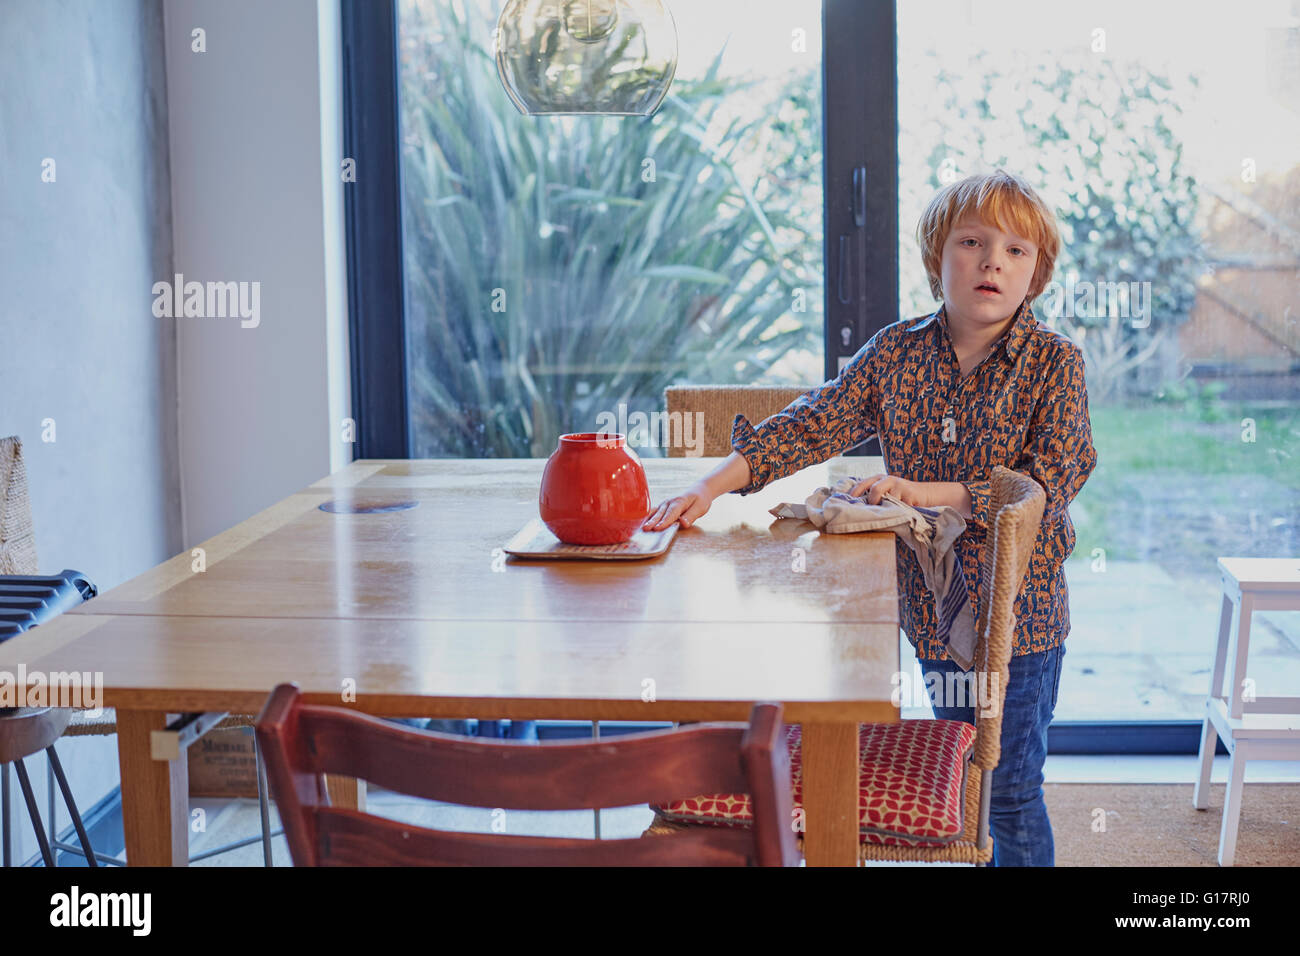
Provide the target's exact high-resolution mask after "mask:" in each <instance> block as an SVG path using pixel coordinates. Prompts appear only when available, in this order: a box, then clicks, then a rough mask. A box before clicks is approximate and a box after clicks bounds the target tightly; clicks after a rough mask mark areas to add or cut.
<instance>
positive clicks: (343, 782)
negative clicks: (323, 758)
mask: <svg viewBox="0 0 1300 956" xmlns="http://www.w3.org/2000/svg"><path fill="white" fill-rule="evenodd" d="M325 789H326V791H327V792H328V793H329V795H330V806H331V807H339V808H340V809H343V810H360V811H362V812H363V813H364V812H365V809H366V782H365V781H364V780H358V779H357V778H356V777H336V776H334V775H333V774H329V773H327V774H325Z"/></svg>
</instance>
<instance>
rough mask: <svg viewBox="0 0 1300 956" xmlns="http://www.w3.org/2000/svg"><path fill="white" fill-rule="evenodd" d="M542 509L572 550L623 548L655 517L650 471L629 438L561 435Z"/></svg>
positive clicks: (549, 461) (549, 469)
mask: <svg viewBox="0 0 1300 956" xmlns="http://www.w3.org/2000/svg"><path fill="white" fill-rule="evenodd" d="M538 507H539V509H540V511H541V515H542V522H543V523H544V524H545V525H546V527H548V528H550V529H551V533H552V534H553V535H555V536H556V537H557V538H559V539H560V540H561V541H563V542H565V543H566V544H618V543H619V542H621V541H626V540H628V539H629V538H631V537H632V535H634V534H636V533H637V531H638V530H639V529H640V527H641V524H642V522H644V521H645V518H646V515H647V514H649V513H650V487H649V486H648V485H647V484H646V480H645V468H643V467H642V465H641V459H640V458H638V457H637V455H636V452H634V451H633V450H632V449H631V448H628V447H627V436H625V435H614V434H603V433H602V434H597V433H596V432H579V433H576V434H572V435H561V436H560V443H559V447H557V448H556V449H555V451H554V452H553V453H552V454H551V457H550V458H549V459H547V462H546V470H545V471H543V472H542V490H541V495H540V496H539V498H538Z"/></svg>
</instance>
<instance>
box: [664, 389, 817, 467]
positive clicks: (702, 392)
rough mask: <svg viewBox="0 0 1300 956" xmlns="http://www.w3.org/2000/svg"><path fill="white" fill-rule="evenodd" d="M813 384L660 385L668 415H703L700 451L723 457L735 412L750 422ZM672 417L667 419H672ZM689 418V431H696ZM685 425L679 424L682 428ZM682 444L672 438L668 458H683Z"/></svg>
mask: <svg viewBox="0 0 1300 956" xmlns="http://www.w3.org/2000/svg"><path fill="white" fill-rule="evenodd" d="M815 387H816V386H813V385H808V386H802V385H772V386H768V385H676V386H672V387H670V388H666V389H664V405H665V406H666V407H667V409H668V414H669V415H670V416H671V415H672V414H673V413H674V412H676V413H678V414H679V415H682V416H686V415H692V416H693V415H695V414H696V413H702V414H703V415H704V418H703V423H704V436H703V451H701V452H699V454H701V455H703V456H704V457H706V458H725V457H726V456H727V455H730V454H731V426H732V424H733V423H734V422H735V420H736V416H737V415H744V416H745V418H747V419H748V420H749V422H750V424H752V425H757V424H758V423H759V422H761V421H762V420H763V419H765V418H770V417H771V416H772V415H775V414H776V413H777V412H779V411H781V410H782V409H783V408H785V407H786V406H787V405H789V404H790V403H791V402H793V401H794V400H795V399H796V398H798V397H799V396H800V395H803V394H804V393H805V392H808V391H811V390H812V389H813V388H815ZM672 420H673V419H671V418H670V419H669V421H672ZM696 420H697V419H695V418H692V419H691V435H692V437H693V440H694V441H696V442H699V441H700V435H699V433H698V432H697V431H696V429H695V427H694V423H695V421H696ZM684 429H685V425H684V424H683V430H684ZM686 451H687V450H686V448H685V447H684V446H683V443H682V442H679V441H677V440H676V438H674V439H673V440H672V441H671V442H669V445H668V457H669V458H685V457H686Z"/></svg>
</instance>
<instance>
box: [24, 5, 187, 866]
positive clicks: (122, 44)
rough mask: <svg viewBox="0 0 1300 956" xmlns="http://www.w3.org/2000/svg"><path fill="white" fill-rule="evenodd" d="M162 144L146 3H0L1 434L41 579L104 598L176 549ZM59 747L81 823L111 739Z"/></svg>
mask: <svg viewBox="0 0 1300 956" xmlns="http://www.w3.org/2000/svg"><path fill="white" fill-rule="evenodd" d="M167 145H168V144H167V96H166V76H165V64H164V56H163V17H162V8H161V4H160V3H159V2H158V0H112V2H103V0H72V2H68V0H57V2H56V0H0V290H3V296H2V297H0V435H10V434H17V435H19V436H21V438H22V439H23V444H24V446H25V452H26V458H27V468H28V480H29V483H30V485H31V491H32V508H33V512H34V520H35V526H36V546H37V552H38V555H39V558H40V567H41V570H42V571H57V570H60V569H62V568H76V569H78V570H81V571H84V572H86V573H87V574H89V575H90V576H91V578H93V579H94V581H95V582H96V583H97V584H98V585H99V586H100V587H101V588H110V587H113V586H114V585H116V584H118V583H120V582H122V581H125V580H127V579H129V578H131V577H134V576H135V575H136V574H139V573H140V572H142V571H144V570H146V569H148V568H150V567H152V566H153V565H155V564H158V563H159V562H161V561H163V560H165V559H166V558H168V557H170V556H171V555H173V554H175V553H177V552H178V551H180V550H181V544H182V543H181V534H180V527H181V525H180V520H181V514H180V492H179V489H180V480H179V456H178V445H177V424H176V423H177V410H176V328H175V323H174V321H173V320H170V319H157V318H154V316H153V313H152V310H151V306H152V295H151V292H150V290H151V287H152V284H153V282H154V281H155V280H156V279H159V278H166V277H168V276H170V274H171V272H172V268H171V265H172V263H171V208H170V195H171V188H170V182H169V173H168V155H167ZM46 157H49V158H52V159H53V160H54V161H55V164H56V166H55V172H56V176H57V179H56V181H55V182H53V183H44V182H42V181H41V173H42V161H43V160H44V159H45V158H46ZM47 418H52V419H54V422H55V441H53V442H48V443H47V442H43V441H42V424H41V423H42V420H44V419H47ZM59 749H60V753H61V755H62V756H63V758H64V763H65V766H66V767H67V769H68V772H69V777H70V778H71V780H72V784H73V787H74V790H75V792H76V796H77V799H78V801H79V803H80V804H81V805H82V808H83V809H85V808H86V806H87V805H88V804H90V803H93V802H94V801H95V800H98V799H99V798H100V797H102V796H104V794H106V793H107V792H108V791H109V790H111V789H112V788H113V787H114V786H116V784H117V756H116V746H115V738H108V739H99V740H89V741H65V742H64V743H62V744H60V745H59ZM32 764H33V766H32V770H33V775H34V777H35V778H36V780H37V782H38V783H39V785H41V787H42V788H43V786H44V782H45V766H44V760H40V761H32ZM16 790H17V788H16V787H15V788H14V791H15V793H16ZM41 807H42V812H44V810H45V802H44V799H43V798H42V800H41ZM19 820H20V822H21V823H22V825H21V826H19V827H16V828H14V836H15V837H16V838H18V840H17V844H18V845H17V847H16V849H17V850H18V858H19V859H21V858H23V857H25V856H26V855H28V854H30V853H32V852H35V842H34V840H33V838H32V835H31V833H30V829H29V828H28V827H27V826H26V823H25V818H24V817H23V816H21V815H20V817H19ZM66 824H67V817H66V815H61V817H60V825H61V826H62V825H66Z"/></svg>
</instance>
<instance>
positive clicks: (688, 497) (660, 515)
mask: <svg viewBox="0 0 1300 956" xmlns="http://www.w3.org/2000/svg"><path fill="white" fill-rule="evenodd" d="M713 499H714V494H713V492H711V491H710V490H709V488H708V486H707V485H705V484H704V483H703V482H696V483H695V484H693V485H691V486H690V487H689V488H687V489H686V490H685V491H684V492H682V493H681V494H680V495H676V496H675V497H672V498H669V499H668V500H667V501H663V502H660V503H659V504H658V505H657V506H654V507H651V509H650V513H649V514H648V515H646V519H645V522H644V523H643V524H642V525H641V530H642V531H662V530H663V529H664V528H667V527H668V526H669V525H671V524H672V523H673V522H674V521H678V520H680V522H681V525H682V527H683V528H689V527H690V526H691V525H692V524H693V523H694V522H695V521H696V519H698V518H701V517H703V516H704V515H705V514H706V513H707V512H708V510H709V506H710V505H711V504H713Z"/></svg>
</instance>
